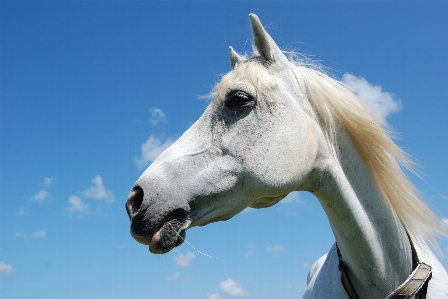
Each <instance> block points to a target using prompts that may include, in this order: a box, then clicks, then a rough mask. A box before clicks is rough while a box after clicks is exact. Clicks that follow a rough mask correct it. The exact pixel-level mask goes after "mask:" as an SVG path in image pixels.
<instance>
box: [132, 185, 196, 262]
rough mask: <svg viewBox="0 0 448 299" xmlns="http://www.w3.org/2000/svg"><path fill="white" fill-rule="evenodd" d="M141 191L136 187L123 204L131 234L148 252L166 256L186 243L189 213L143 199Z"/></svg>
mask: <svg viewBox="0 0 448 299" xmlns="http://www.w3.org/2000/svg"><path fill="white" fill-rule="evenodd" d="M144 198H145V196H144V192H143V189H142V188H141V187H139V186H135V187H134V188H133V189H132V191H131V193H130V194H129V197H128V200H127V201H126V211H127V213H128V216H129V218H130V220H131V228H130V230H131V235H132V237H133V238H134V239H135V240H136V241H137V242H139V243H141V244H144V245H148V246H149V251H150V252H151V253H158V254H160V253H166V252H168V251H170V250H171V249H173V248H174V247H176V246H179V245H181V244H182V243H183V241H184V240H185V235H186V228H185V224H186V222H187V219H188V216H189V211H188V210H187V209H184V208H176V207H171V206H170V205H168V209H161V208H160V206H161V205H160V204H156V203H154V202H153V204H150V203H148V201H145V200H144Z"/></svg>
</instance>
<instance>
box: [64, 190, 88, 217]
mask: <svg viewBox="0 0 448 299" xmlns="http://www.w3.org/2000/svg"><path fill="white" fill-rule="evenodd" d="M68 202H69V203H70V205H71V206H70V207H68V208H66V210H67V212H68V214H69V215H70V216H71V215H73V214H74V213H84V212H87V211H88V210H89V205H88V204H86V203H83V202H82V199H81V197H79V196H76V195H72V196H70V197H69V198H68Z"/></svg>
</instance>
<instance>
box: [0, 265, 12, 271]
mask: <svg viewBox="0 0 448 299" xmlns="http://www.w3.org/2000/svg"><path fill="white" fill-rule="evenodd" d="M11 272H12V266H11V265H8V264H6V263H5V262H0V273H5V274H8V273H11Z"/></svg>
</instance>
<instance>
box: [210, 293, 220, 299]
mask: <svg viewBox="0 0 448 299" xmlns="http://www.w3.org/2000/svg"><path fill="white" fill-rule="evenodd" d="M207 298H208V299H221V295H220V294H219V293H215V294H207Z"/></svg>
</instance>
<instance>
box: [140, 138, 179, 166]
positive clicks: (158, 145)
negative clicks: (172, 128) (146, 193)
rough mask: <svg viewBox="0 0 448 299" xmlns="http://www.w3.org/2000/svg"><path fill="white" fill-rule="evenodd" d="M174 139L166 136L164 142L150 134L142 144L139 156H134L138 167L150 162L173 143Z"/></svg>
mask: <svg viewBox="0 0 448 299" xmlns="http://www.w3.org/2000/svg"><path fill="white" fill-rule="evenodd" d="M174 141H175V140H174V139H172V138H168V139H167V140H165V142H162V140H161V139H159V138H157V137H155V136H153V135H151V136H149V138H148V140H146V142H145V143H143V144H142V147H141V150H142V153H141V156H140V158H135V159H134V161H135V164H136V165H137V167H138V168H143V167H145V166H148V165H149V164H150V163H152V162H153V161H154V160H155V159H156V158H157V157H158V156H159V155H160V154H161V153H162V152H163V151H164V150H166V149H167V148H168V147H170V145H171V144H173V143H174Z"/></svg>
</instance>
